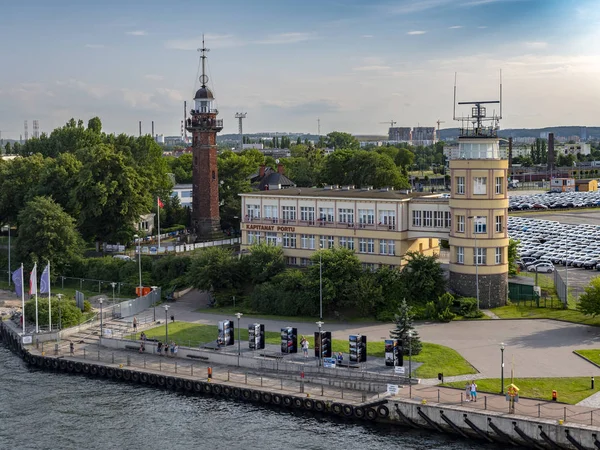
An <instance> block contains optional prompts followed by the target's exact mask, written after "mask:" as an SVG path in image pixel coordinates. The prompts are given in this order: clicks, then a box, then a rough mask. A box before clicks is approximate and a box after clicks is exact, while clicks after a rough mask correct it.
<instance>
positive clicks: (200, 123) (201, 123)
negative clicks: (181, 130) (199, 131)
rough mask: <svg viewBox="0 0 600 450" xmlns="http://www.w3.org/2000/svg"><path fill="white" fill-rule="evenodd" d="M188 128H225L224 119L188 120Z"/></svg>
mask: <svg viewBox="0 0 600 450" xmlns="http://www.w3.org/2000/svg"><path fill="white" fill-rule="evenodd" d="M187 126H188V127H199V128H223V119H199V120H198V119H196V118H195V117H194V119H188V120H187Z"/></svg>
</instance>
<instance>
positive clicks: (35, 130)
mask: <svg viewBox="0 0 600 450" xmlns="http://www.w3.org/2000/svg"><path fill="white" fill-rule="evenodd" d="M33 137H34V138H39V137H40V122H39V121H38V120H34V121H33Z"/></svg>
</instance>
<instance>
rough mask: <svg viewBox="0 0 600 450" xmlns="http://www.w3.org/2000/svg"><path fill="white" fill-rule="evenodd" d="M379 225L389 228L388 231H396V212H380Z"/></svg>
mask: <svg viewBox="0 0 600 450" xmlns="http://www.w3.org/2000/svg"><path fill="white" fill-rule="evenodd" d="M379 225H383V226H387V227H388V230H395V229H396V211H392V210H380V211H379Z"/></svg>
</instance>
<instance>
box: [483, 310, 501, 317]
mask: <svg viewBox="0 0 600 450" xmlns="http://www.w3.org/2000/svg"><path fill="white" fill-rule="evenodd" d="M481 312H482V313H484V314H485V315H486V316H488V317H489V318H491V319H499V318H500V317H498V316H497V315H496V314H494V313H493V312H492V311H490V310H489V309H482V310H481Z"/></svg>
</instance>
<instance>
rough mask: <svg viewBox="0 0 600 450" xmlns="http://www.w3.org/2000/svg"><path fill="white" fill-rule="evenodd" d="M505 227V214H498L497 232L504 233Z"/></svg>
mask: <svg viewBox="0 0 600 450" xmlns="http://www.w3.org/2000/svg"><path fill="white" fill-rule="evenodd" d="M503 228H504V216H496V225H495V230H496V233H502V231H503Z"/></svg>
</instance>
